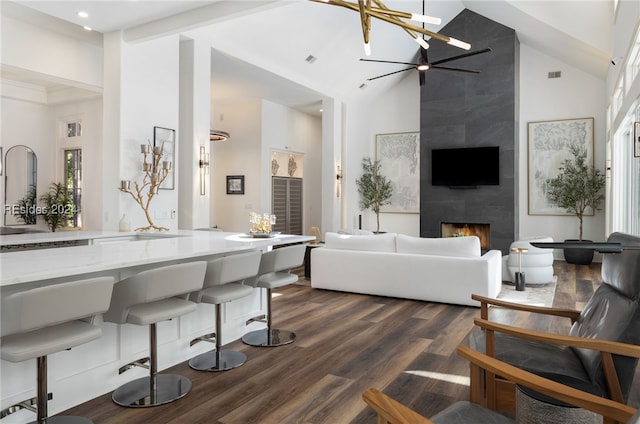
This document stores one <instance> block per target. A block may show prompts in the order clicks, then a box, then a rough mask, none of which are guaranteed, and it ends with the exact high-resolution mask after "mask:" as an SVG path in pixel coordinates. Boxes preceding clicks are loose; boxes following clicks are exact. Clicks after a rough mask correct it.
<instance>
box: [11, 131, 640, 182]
mask: <svg viewBox="0 0 640 424" xmlns="http://www.w3.org/2000/svg"><path fill="white" fill-rule="evenodd" d="M633 157H634V158H640V122H634V123H633ZM0 175H1V174H0Z"/></svg>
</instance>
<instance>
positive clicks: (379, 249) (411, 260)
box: [311, 232, 502, 306]
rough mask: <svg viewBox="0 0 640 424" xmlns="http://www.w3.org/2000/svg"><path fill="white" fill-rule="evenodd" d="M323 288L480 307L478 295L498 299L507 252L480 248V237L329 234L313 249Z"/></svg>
mask: <svg viewBox="0 0 640 424" xmlns="http://www.w3.org/2000/svg"><path fill="white" fill-rule="evenodd" d="M311 286H312V287H314V288H318V289H328V290H340V291H346V292H352V293H363V294H372V295H378V296H389V297H400V298H406V299H416V300H425V301H431V302H441V303H452V304H458V305H470V306H479V304H478V303H477V302H475V301H473V300H471V295H472V294H474V293H475V294H479V295H482V296H488V297H496V296H497V295H498V293H500V289H501V288H502V253H501V252H500V251H499V250H490V251H488V252H486V253H485V254H484V255H482V254H481V251H480V240H479V239H478V238H477V237H475V236H470V237H448V238H420V237H411V236H407V235H403V234H394V233H386V234H377V235H357V236H355V235H345V234H338V233H330V232H328V233H326V234H325V244H324V246H323V247H321V248H317V249H313V250H312V251H311Z"/></svg>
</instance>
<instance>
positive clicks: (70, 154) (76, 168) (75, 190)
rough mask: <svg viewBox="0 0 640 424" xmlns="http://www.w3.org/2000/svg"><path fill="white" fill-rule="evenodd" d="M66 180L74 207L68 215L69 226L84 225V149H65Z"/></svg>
mask: <svg viewBox="0 0 640 424" xmlns="http://www.w3.org/2000/svg"><path fill="white" fill-rule="evenodd" d="M64 181H65V185H66V187H67V192H68V193H69V195H70V197H71V203H72V204H73V208H70V209H71V210H70V211H69V215H68V218H69V220H68V223H67V226H68V227H82V215H81V212H82V208H81V206H82V150H81V149H68V150H65V151H64Z"/></svg>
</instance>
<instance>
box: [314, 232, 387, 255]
mask: <svg viewBox="0 0 640 424" xmlns="http://www.w3.org/2000/svg"><path fill="white" fill-rule="evenodd" d="M324 247H326V248H329V249H345V250H365V251H369V252H395V251H396V234H395V233H385V234H374V235H369V236H354V235H350V234H338V233H329V232H328V233H326V234H325V236H324Z"/></svg>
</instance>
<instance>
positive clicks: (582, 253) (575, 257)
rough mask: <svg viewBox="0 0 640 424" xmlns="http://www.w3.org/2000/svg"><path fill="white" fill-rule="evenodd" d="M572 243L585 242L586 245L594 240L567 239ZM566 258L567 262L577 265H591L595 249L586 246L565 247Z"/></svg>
mask: <svg viewBox="0 0 640 424" xmlns="http://www.w3.org/2000/svg"><path fill="white" fill-rule="evenodd" d="M565 242H571V243H584V244H585V245H588V244H591V243H593V241H592V240H565ZM563 253H564V260H565V261H567V263H570V264H575V265H589V264H590V263H591V262H593V249H589V248H588V247H585V248H564V249H563Z"/></svg>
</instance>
